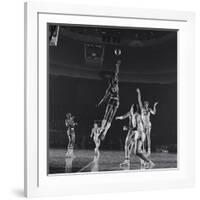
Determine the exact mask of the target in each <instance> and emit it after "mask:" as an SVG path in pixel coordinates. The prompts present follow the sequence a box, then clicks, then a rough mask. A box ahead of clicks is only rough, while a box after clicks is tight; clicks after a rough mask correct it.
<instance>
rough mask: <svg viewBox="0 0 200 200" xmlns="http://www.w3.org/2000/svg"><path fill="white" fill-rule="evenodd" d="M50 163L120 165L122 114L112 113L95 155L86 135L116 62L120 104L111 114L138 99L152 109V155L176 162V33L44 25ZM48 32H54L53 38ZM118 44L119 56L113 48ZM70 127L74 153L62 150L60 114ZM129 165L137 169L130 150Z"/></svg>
mask: <svg viewBox="0 0 200 200" xmlns="http://www.w3.org/2000/svg"><path fill="white" fill-rule="evenodd" d="M48 30H49V31H48V34H49V35H48V39H49V45H48V47H47V48H48V63H49V66H48V139H49V141H48V144H49V145H48V147H49V149H48V166H49V173H50V174H52V173H53V174H55V173H68V172H90V171H116V170H117V171H118V170H122V169H121V168H120V163H121V162H123V160H124V143H125V138H126V134H127V131H123V126H124V125H127V124H128V119H126V120H115V119H113V122H112V125H111V127H110V129H109V130H108V133H107V135H106V137H105V139H104V140H103V141H102V142H101V146H100V157H99V159H98V160H95V156H94V148H95V144H94V142H93V140H92V139H91V138H90V134H91V129H92V127H93V123H94V121H95V120H102V119H103V116H104V113H105V109H106V104H107V102H106V103H104V104H102V105H100V106H99V107H97V104H98V102H99V101H100V100H101V99H102V97H103V96H104V94H105V91H106V89H107V87H108V81H109V79H110V78H111V77H112V75H113V72H114V70H115V64H116V61H117V60H121V65H120V67H119V96H120V106H119V108H118V110H117V113H116V116H119V115H122V114H125V113H127V112H128V111H129V109H130V106H131V105H132V104H133V103H134V104H137V103H138V100H137V92H136V89H137V88H140V91H141V95H142V101H145V100H147V101H149V103H150V107H151V108H153V104H154V102H159V103H158V106H157V113H156V115H151V123H152V130H151V141H152V144H151V149H152V154H151V159H152V161H153V162H154V163H155V167H154V168H155V169H157V168H177V32H176V31H175V30H150V29H137V28H135V29H133V28H119V27H117V28H116V27H114V28H110V27H98V26H95V27H92V26H72V25H70V26H69V25H58V24H56V25H55V24H49V25H48ZM52 38H53V39H52ZM119 50H120V51H121V54H119V55H118V56H117V55H116V54H115V51H119ZM69 112H70V113H72V115H74V116H75V121H76V122H77V123H78V125H77V126H76V127H75V135H76V140H75V146H74V157H73V158H67V157H66V156H65V154H66V151H67V145H68V136H67V128H66V126H65V118H66V113H69ZM129 169H140V161H139V159H138V158H137V157H136V156H135V155H134V154H132V155H131V166H130V168H129Z"/></svg>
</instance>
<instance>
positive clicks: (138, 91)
mask: <svg viewBox="0 0 200 200" xmlns="http://www.w3.org/2000/svg"><path fill="white" fill-rule="evenodd" d="M136 91H137V93H138V103H139V106H140V109H142V107H143V105H142V99H141V92H140V89H139V88H137V89H136Z"/></svg>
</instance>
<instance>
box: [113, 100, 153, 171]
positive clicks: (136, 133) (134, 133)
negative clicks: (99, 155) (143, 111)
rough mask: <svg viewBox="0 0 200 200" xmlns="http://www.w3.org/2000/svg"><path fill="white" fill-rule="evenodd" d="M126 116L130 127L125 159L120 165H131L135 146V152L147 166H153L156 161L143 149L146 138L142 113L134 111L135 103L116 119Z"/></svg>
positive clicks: (126, 141)
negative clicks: (148, 156) (147, 155)
mask: <svg viewBox="0 0 200 200" xmlns="http://www.w3.org/2000/svg"><path fill="white" fill-rule="evenodd" d="M126 118H129V127H128V134H127V136H126V140H125V161H124V162H123V163H121V164H120V166H122V167H123V166H130V155H131V151H132V148H133V147H134V154H135V155H137V156H138V157H139V158H140V159H141V160H143V161H144V163H145V165H146V166H148V167H149V168H152V167H153V166H154V163H153V162H152V161H151V160H149V159H148V158H147V157H146V156H145V155H144V153H143V151H142V145H143V142H144V140H145V134H144V127H143V122H142V118H141V115H140V114H139V113H138V112H137V111H136V112H134V104H133V105H132V106H131V108H130V111H129V112H128V113H126V114H125V115H123V116H119V117H116V119H119V120H122V119H126Z"/></svg>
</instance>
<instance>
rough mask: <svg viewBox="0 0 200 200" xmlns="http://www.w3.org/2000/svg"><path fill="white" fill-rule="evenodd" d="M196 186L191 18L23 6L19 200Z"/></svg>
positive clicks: (171, 13)
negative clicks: (21, 180) (21, 195)
mask: <svg viewBox="0 0 200 200" xmlns="http://www.w3.org/2000/svg"><path fill="white" fill-rule="evenodd" d="M193 184H194V14H193V13H190V12H174V11H163V10H161V11H159V10H145V9H133V8H126V7H113V8H110V7H101V8H99V7H90V6H87V7H84V6H81V5H80V6H77V5H76V6H75V5H66V4H51V3H48V4H47V3H35V2H34V3H28V4H27V3H26V4H25V196H28V197H29V196H30V197H34V196H54V195H57V196H60V195H68V194H88V193H100V192H101V193H102V192H119V191H122V192H127V191H133V190H142V189H159V188H171V187H173V188H174V187H183V186H192V185H193Z"/></svg>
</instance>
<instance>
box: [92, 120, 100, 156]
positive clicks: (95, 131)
mask: <svg viewBox="0 0 200 200" xmlns="http://www.w3.org/2000/svg"><path fill="white" fill-rule="evenodd" d="M100 130H101V129H100V127H98V124H97V122H94V127H93V128H92V132H91V134H90V137H91V138H93V140H94V143H95V149H94V152H95V154H96V155H97V157H98V156H99V154H100V153H99V147H100V143H101V141H100V139H99V135H100Z"/></svg>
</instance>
